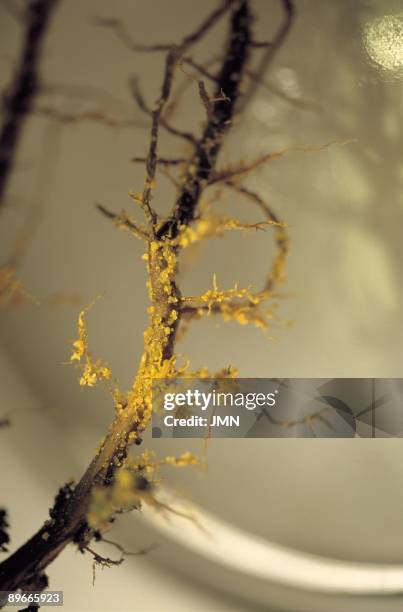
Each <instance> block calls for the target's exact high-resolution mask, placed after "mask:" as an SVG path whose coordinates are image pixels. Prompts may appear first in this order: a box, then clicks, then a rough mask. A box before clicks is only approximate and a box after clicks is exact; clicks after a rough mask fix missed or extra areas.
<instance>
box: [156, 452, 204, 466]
mask: <svg viewBox="0 0 403 612" xmlns="http://www.w3.org/2000/svg"><path fill="white" fill-rule="evenodd" d="M162 463H165V464H167V465H172V466H173V467H177V468H181V467H186V466H188V465H197V464H198V463H199V462H198V460H197V458H196V457H195V456H194V455H193V453H190V452H189V451H187V452H185V453H182V454H181V455H179V457H173V456H168V457H165V459H164V460H163V461H162Z"/></svg>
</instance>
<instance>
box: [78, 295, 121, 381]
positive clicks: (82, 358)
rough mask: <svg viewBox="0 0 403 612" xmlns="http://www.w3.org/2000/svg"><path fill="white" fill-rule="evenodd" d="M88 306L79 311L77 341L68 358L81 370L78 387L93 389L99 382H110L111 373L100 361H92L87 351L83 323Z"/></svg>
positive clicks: (84, 324)
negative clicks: (76, 363)
mask: <svg viewBox="0 0 403 612" xmlns="http://www.w3.org/2000/svg"><path fill="white" fill-rule="evenodd" d="M92 305H93V304H90V305H89V306H88V307H87V308H84V309H83V310H81V312H80V313H79V315H78V339H77V340H75V341H74V342H73V352H72V354H71V356H70V361H71V362H75V361H77V362H78V366H79V367H80V368H81V370H82V375H81V378H80V385H81V386H87V387H93V386H94V385H95V384H96V383H97V382H98V381H99V380H110V379H111V378H112V372H111V371H110V369H109V368H108V367H106V365H105V364H104V363H103V362H102V360H101V359H97V360H96V361H93V359H92V357H91V354H90V352H89V351H88V334H87V327H86V323H85V314H86V311H87V310H88V309H89V308H91V307H92Z"/></svg>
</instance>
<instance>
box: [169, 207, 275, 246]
mask: <svg viewBox="0 0 403 612" xmlns="http://www.w3.org/2000/svg"><path fill="white" fill-rule="evenodd" d="M268 225H276V226H279V225H280V224H279V223H276V222H274V221H261V222H259V223H243V222H242V221H240V220H239V219H235V218H233V217H227V216H219V215H211V214H210V215H208V216H205V217H202V218H201V219H199V220H198V221H197V222H196V223H195V224H194V225H192V226H190V225H184V226H182V227H181V228H180V231H179V235H178V237H177V238H176V239H175V244H177V245H179V246H180V247H182V248H186V247H188V246H190V245H191V244H194V243H196V242H199V241H200V240H204V239H205V238H212V237H214V236H215V237H220V236H223V235H224V233H225V232H226V231H229V230H252V229H254V230H258V229H265V228H266V227H267V226H268Z"/></svg>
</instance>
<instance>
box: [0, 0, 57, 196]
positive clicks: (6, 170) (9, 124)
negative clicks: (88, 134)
mask: <svg viewBox="0 0 403 612" xmlns="http://www.w3.org/2000/svg"><path fill="white" fill-rule="evenodd" d="M57 3H58V0H30V2H29V3H28V7H27V10H26V13H25V21H26V31H25V36H24V43H23V48H22V52H21V57H20V60H19V65H18V67H17V71H16V74H15V76H14V80H13V82H12V84H11V86H10V88H9V91H7V92H6V95H5V96H4V100H3V111H4V120H3V123H2V126H1V129H0V207H1V206H2V205H4V196H5V192H6V188H7V183H8V180H9V177H10V173H11V170H12V168H13V166H14V162H15V157H16V151H17V145H18V141H19V138H20V135H21V132H22V129H23V127H24V123H25V120H26V118H27V116H28V115H29V113H30V111H31V110H32V106H33V101H34V99H35V96H36V94H37V93H38V89H39V73H38V69H39V62H40V58H41V51H42V46H43V40H44V36H45V34H46V30H47V27H48V24H49V20H50V18H51V16H52V13H53V10H54V8H55V6H56V5H57Z"/></svg>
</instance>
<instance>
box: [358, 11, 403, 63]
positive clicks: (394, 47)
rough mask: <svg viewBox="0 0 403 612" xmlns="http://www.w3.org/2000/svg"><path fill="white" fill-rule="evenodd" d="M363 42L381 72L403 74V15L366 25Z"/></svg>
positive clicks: (377, 20) (385, 16)
mask: <svg viewBox="0 0 403 612" xmlns="http://www.w3.org/2000/svg"><path fill="white" fill-rule="evenodd" d="M363 42H364V46H365V49H366V51H367V53H368V55H369V57H370V58H371V60H372V61H373V62H374V63H375V64H376V65H377V66H378V67H380V68H381V69H382V70H383V71H385V72H387V73H390V74H394V75H396V74H403V13H400V14H397V15H384V16H383V17H378V18H376V19H374V20H373V21H370V22H369V23H367V25H366V26H365V28H364V33H363Z"/></svg>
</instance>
